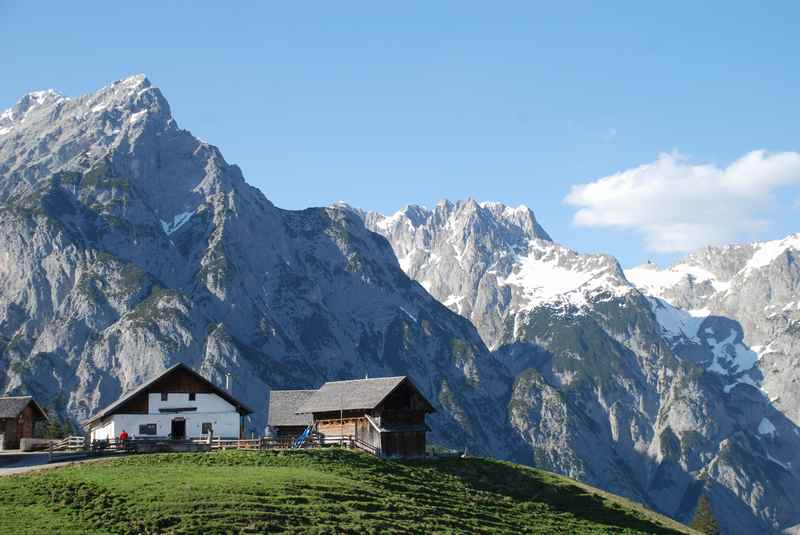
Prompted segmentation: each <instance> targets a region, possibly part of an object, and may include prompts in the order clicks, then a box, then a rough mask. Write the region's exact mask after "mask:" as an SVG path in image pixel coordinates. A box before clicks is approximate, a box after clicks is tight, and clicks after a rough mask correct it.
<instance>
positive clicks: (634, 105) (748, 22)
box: [0, 0, 800, 266]
mask: <svg viewBox="0 0 800 535" xmlns="http://www.w3.org/2000/svg"><path fill="white" fill-rule="evenodd" d="M200 4H201V3H199V2H197V3H194V2H163V3H162V2H151V3H147V2H137V3H124V4H120V5H113V4H110V3H107V2H103V3H101V2H94V3H93V2H80V3H71V2H52V3H48V2H36V4H35V10H34V8H33V7H32V4H29V3H23V2H9V1H7V0H0V35H2V39H0V57H2V59H1V60H0V62H1V63H0V72H2V73H3V75H2V78H3V83H2V84H0V108H6V107H8V106H10V105H12V104H13V103H14V102H15V101H16V100H17V99H18V98H19V97H20V96H21V95H23V94H24V93H27V92H29V91H32V90H36V89H44V88H51V87H52V88H55V89H57V90H59V91H61V92H62V93H64V94H66V95H77V94H81V93H85V92H88V91H92V90H95V89H98V88H99V87H101V86H103V85H106V84H107V83H109V82H111V81H113V80H116V79H119V78H122V77H125V76H127V75H130V74H134V73H139V72H144V73H146V74H147V75H148V77H149V78H150V80H151V81H152V82H153V83H154V84H155V85H157V86H159V87H160V88H161V89H162V90H163V92H164V93H165V95H166V96H167V98H168V99H169V101H170V103H171V105H172V108H173V113H174V115H175V117H176V119H177V121H178V123H179V124H180V125H181V126H182V127H184V128H188V129H189V130H191V131H192V132H193V133H195V134H196V135H197V136H199V137H200V138H202V139H205V140H208V141H209V142H211V143H213V144H215V145H218V146H219V147H221V149H222V151H223V153H224V154H225V157H226V159H227V160H228V161H230V162H233V163H236V164H238V165H240V166H241V167H242V169H243V171H244V173H245V176H246V178H247V179H248V181H249V182H250V183H252V184H254V185H256V186H258V187H259V188H261V190H262V191H263V192H264V193H265V195H266V196H267V197H269V198H270V199H271V200H272V201H273V202H275V204H277V205H278V206H281V207H285V208H303V207H306V206H313V205H325V204H328V203H330V202H333V201H336V200H340V199H341V200H345V201H347V202H349V203H350V204H353V205H355V206H359V207H362V208H365V209H374V210H378V211H382V212H384V213H389V212H393V211H395V210H396V209H398V208H399V207H401V206H402V205H404V204H407V203H417V204H423V205H427V206H433V205H434V204H435V203H436V201H437V200H438V199H441V198H450V199H457V198H466V197H468V196H471V197H473V198H476V199H478V200H496V201H502V202H505V203H507V204H511V205H517V204H527V205H528V206H530V207H531V208H533V210H534V211H535V212H536V214H537V217H538V218H539V219H540V221H541V223H542V225H543V226H544V227H545V228H546V229H547V230H548V231H549V232H550V233H551V235H552V236H553V237H554V238H555V239H556V240H557V241H559V242H561V243H563V244H565V245H568V246H570V247H572V248H575V249H577V250H579V251H583V252H607V253H611V254H614V255H616V256H617V257H619V258H620V260H621V262H622V263H623V265H626V266H627V265H632V264H636V263H640V262H642V261H644V260H646V259H649V258H652V259H655V260H657V261H660V262H662V263H663V262H668V261H670V260H672V259H674V258H676V255H678V254H679V253H680V250H681V249H685V248H688V247H690V246H693V245H695V244H696V243H705V241H708V240H711V241H730V240H732V239H733V240H749V239H768V238H775V237H780V236H783V235H786V234H788V233H791V232H796V231H800V228H798V227H797V226H796V225H795V223H794V221H795V219H796V217H797V208H795V205H796V204H797V198H798V197H800V191H799V190H798V187H797V183H798V181H800V172H798V168H797V165H796V162H795V161H794V160H793V159H792V158H791V156H792V155H793V154H795V153H793V152H792V151H795V150H797V148H798V147H797V145H798V140H800V137H798V129H799V128H800V127H799V126H798V125H800V106H798V105H797V93H798V87H800V68H798V67H800V61H798V57H800V39H798V38H797V32H796V21H797V20H800V4H798V3H796V2H789V1H786V2H770V3H764V4H763V5H761V6H760V5H758V4H757V3H755V2H730V1H728V2H702V3H700V2H669V3H662V4H661V5H655V4H654V3H650V2H647V3H645V2H614V3H606V2H558V3H556V2H546V3H545V2H541V3H539V2H520V3H514V2H511V3H505V4H500V3H492V4H491V5H490V4H489V3H471V2H435V3H434V2H404V3H402V4H400V3H398V4H397V5H394V6H388V5H387V3H380V4H381V5H379V3H376V2H345V3H342V2H336V3H334V2H325V3H323V2H319V3H307V4H304V5H302V6H296V7H287V5H288V4H289V3H280V4H279V3H266V2H259V3H255V2H252V3H245V2H240V3H237V5H236V7H220V6H214V7H212V6H211V3H207V5H200ZM556 4H557V5H556ZM700 4H702V5H700ZM34 11H35V12H34ZM758 149H765V150H767V151H771V152H775V153H780V152H786V153H787V155H788V156H787V157H786V158H782V159H781V160H780V161H781V162H782V163H781V165H782V167H781V168H780V169H779V170H778V171H776V170H775V165H772V163H771V160H769V155H767V156H765V157H764V158H762V160H759V161H756V162H755V163H753V164H752V165H751V166H750V167H746V169H747V172H748V173H752V174H753V175H754V176H755V178H754V180H755V182H754V184H753V185H752V187H750V188H749V189H747V188H744V189H742V188H738V189H737V188H733V189H731V188H730V187H728V186H726V185H725V184H726V183H727V182H726V180H728V182H730V181H731V180H733V181H734V182H736V180H738V178H737V177H739V175H738V174H737V173H735V172H733V171H735V169H734V170H728V171H730V172H727V171H726V167H727V166H729V165H730V164H731V163H732V162H734V161H736V160H739V159H740V158H743V157H745V155H747V154H748V153H750V152H751V151H754V150H758ZM664 153H665V154H668V155H671V156H669V157H668V160H669V161H666V163H665V160H663V159H662V160H659V155H660V154H664ZM784 156H786V155H784ZM751 160H752V159H751ZM751 160H748V161H751ZM659 162H661V163H659ZM751 163H752V162H751ZM699 164H708V165H709V166H712V167H711V168H708V167H706V168H696V167H694V166H696V165H699ZM643 165H644V166H646V167H645V168H644V169H643V170H640V171H641V172H634V171H630V170H632V169H634V168H636V167H637V166H643ZM740 167H741V166H738V167H736V169H739V168H740ZM708 169H711V170H712V171H713V170H714V169H717V171H718V172H716V173H714V172H709V173H706V172H704V171H703V170H706V171H707V170H708ZM626 171H628V172H629V174H628V175H625V176H626V177H627V178H628V179H630V180H632V181H634V183H633V184H632V185H631V184H628V186H629V187H630V188H632V189H631V191H634V190H635V191H634V193H631V194H630V196H628V194H627V193H626V194H625V195H624V196H620V194H616V195H617V197H616V198H615V199H611V200H610V201H608V202H606V201H605V200H604V201H602V202H601V201H598V200H597V199H598V198H601V197H602V198H603V199H607V198H608V197H609V196H610V197H614V195H615V193H614V191H610V192H609V190H608V188H612V189H614V188H617V187H618V186H617V185H615V184H616V182H615V181H613V180H612V181H610V182H609V181H606V182H597V181H599V180H600V179H602V178H603V177H607V176H608V175H612V174H614V173H619V172H626ZM696 171H700V172H696ZM664 173H667V174H669V173H672V174H673V175H674V176H672V175H670V176H666V178H665V175H664ZM764 173H766V174H764ZM770 173H771V174H770ZM730 176H733V178H730ZM749 176H750V175H748V177H749ZM670 177H672V178H670ZM726 177H728V178H726ZM623 178H624V177H623ZM673 179H674V181H671V180H673ZM626 180H627V179H626ZM748 180H749V179H748ZM694 181H706V182H705V183H704V187H703V188H701V189H702V190H703V191H702V193H700V194H697V195H694V196H693V194H686V193H685V192H684V195H682V196H681V195H678V196H674V195H673V193H674V192H675V190H677V189H680V188H681V187H687V185H690V184H692V183H693V182H694ZM589 183H597V185H596V186H595V187H594V188H593V189H591V190H588V191H590V192H597V194H598V195H599V197H597V198H595V197H592V198H588V197H587V190H581V191H580V192H573V194H572V196H571V198H572V199H573V202H572V204H567V203H566V202H565V198H566V197H567V196H568V195H570V191H571V187H573V186H580V185H582V184H583V185H585V184H589ZM737 183H738V182H737ZM653 184H656V185H658V186H659V187H651V185H653ZM604 188H605V189H604ZM718 188H721V189H723V190H725V192H726V193H724V194H720V195H718V196H717V194H716V193H715V192H716V191H717V189H718ZM689 189H692V188H689ZM729 190H730V191H729ZM733 190H735V191H733ZM615 191H616V190H615ZM620 191H621V190H620ZM687 195H688V197H689V198H688V200H687V198H686V197H687ZM629 198H630V199H636V202H641V203H643V204H642V206H644V207H645V208H644V209H640V210H638V213H634V212H636V211H632V212H631V214H632V215H630V217H628V218H627V219H626V220H625V221H619V220H617V219H616V218H615V217H614V216H615V214H617V213H618V211H620V210H622V211H625V206H624V205H625V203H626V202H627V200H628V199H629ZM662 199H663V200H664V202H663V203H662V202H661V201H662ZM706 206H708V210H709V212H708V217H706V218H705V220H706V221H708V220H709V219H712V220H713V221H719V223H718V224H717V223H714V224H715V225H716V228H710V227H709V226H708V223H706V224H705V225H704V223H703V222H702V221H700V222H698V215H697V214H698V213H700V214H701V215H702V213H703V211H704V210H705V207H706ZM662 207H664V209H663V210H662ZM687 207H690V208H687ZM681 208H683V209H681ZM579 209H581V210H582V211H583V215H582V216H579V217H578V221H577V223H580V224H576V219H575V218H576V212H577V211H578V210H579ZM662 211H663V213H662ZM682 218H688V219H687V221H684V220H683V219H682ZM701 219H702V218H701ZM751 223H752V224H751ZM642 226H644V227H647V228H648V229H649V230H647V231H646V232H644V233H643V232H641V231H637V230H636V229H637V228H641V227H642ZM676 229H684V230H680V232H678V231H676ZM715 231H719V232H716V233H715ZM676 232H678V234H681V233H683V234H685V235H687V236H693V237H694V238H693V239H681V238H683V237H684V236H683V235H680V236H678V238H677V239H676V238H675V234H676ZM704 240H705V241H704Z"/></svg>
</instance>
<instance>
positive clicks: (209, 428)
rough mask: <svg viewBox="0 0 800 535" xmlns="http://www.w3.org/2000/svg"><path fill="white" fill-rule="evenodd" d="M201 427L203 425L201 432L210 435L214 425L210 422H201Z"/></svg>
mask: <svg viewBox="0 0 800 535" xmlns="http://www.w3.org/2000/svg"><path fill="white" fill-rule="evenodd" d="M202 427H203V434H204V435H210V434H211V433H213V432H214V426H212V425H211V422H205V423H203V426H202Z"/></svg>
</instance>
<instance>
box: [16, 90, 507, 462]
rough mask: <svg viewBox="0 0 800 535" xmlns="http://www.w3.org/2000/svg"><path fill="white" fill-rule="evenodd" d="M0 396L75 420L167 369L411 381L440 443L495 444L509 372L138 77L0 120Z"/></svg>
mask: <svg viewBox="0 0 800 535" xmlns="http://www.w3.org/2000/svg"><path fill="white" fill-rule="evenodd" d="M0 128H2V130H1V131H0V132H2V133H0V213H2V217H0V392H9V393H19V392H30V393H33V394H34V395H36V396H37V398H38V399H40V400H42V401H43V402H44V403H47V404H49V405H50V406H51V407H54V408H55V409H56V410H57V411H59V412H60V413H62V414H63V415H67V416H69V417H72V418H75V419H79V418H82V417H85V416H88V415H90V414H92V413H93V412H94V411H96V410H97V409H98V408H99V407H102V406H104V405H106V404H108V403H110V402H112V401H113V400H115V399H116V398H117V397H118V396H119V395H120V394H121V393H122V392H124V391H125V390H127V389H129V388H131V387H133V386H135V385H137V384H139V383H141V382H142V381H143V380H144V379H146V378H147V377H149V376H152V375H154V374H156V373H158V372H160V371H162V370H164V369H165V368H166V367H168V366H170V365H172V364H174V363H175V362H177V361H182V362H186V363H188V364H190V365H191V366H193V367H195V368H197V369H200V370H201V371H202V372H203V373H204V374H205V375H207V376H208V377H210V378H211V379H213V380H215V381H217V383H218V384H221V383H222V382H223V381H222V378H223V377H224V374H225V373H226V372H230V373H231V374H232V375H233V378H234V384H233V392H234V394H235V395H237V396H240V397H241V398H242V399H243V400H245V401H246V402H248V404H250V405H251V406H253V407H255V408H257V409H260V410H258V411H257V413H256V414H255V415H254V416H253V419H252V421H251V422H250V425H249V428H250V429H252V430H260V429H262V428H263V425H264V419H265V411H266V408H265V403H266V394H267V390H268V389H269V388H291V387H316V386H319V385H320V384H321V383H322V382H324V381H325V380H330V379H344V378H359V377H363V376H364V375H365V374H369V375H370V376H379V375H397V374H409V375H411V376H412V377H413V379H414V381H415V382H416V383H417V384H418V385H419V387H420V388H421V389H422V390H423V392H424V393H425V395H426V396H428V397H429V399H430V400H431V401H432V402H434V404H435V405H436V407H437V409H438V412H437V413H436V414H435V415H434V416H433V420H432V426H433V428H434V430H435V432H434V440H435V441H438V442H440V443H446V444H449V445H452V446H460V445H464V444H469V445H470V448H471V449H473V450H478V451H481V452H484V453H489V452H492V451H498V452H508V451H511V450H514V449H515V448H516V446H514V444H515V443H516V439H515V437H514V436H513V435H512V434H511V433H509V432H508V431H507V430H506V429H505V427H504V425H503V421H502V417H498V416H497V415H498V414H500V415H502V407H504V406H505V404H506V403H507V401H508V399H509V398H510V395H511V389H510V382H509V379H508V377H506V376H505V375H504V373H505V372H504V369H503V368H502V366H498V364H497V362H496V360H495V358H494V356H493V355H492V354H491V353H490V352H489V351H488V350H487V348H486V347H485V345H484V344H483V342H482V341H481V338H480V337H479V335H478V334H477V332H476V331H475V329H474V328H473V327H472V325H471V324H470V323H469V322H468V321H467V320H465V319H464V318H462V317H460V316H458V315H457V314H454V313H453V312H451V311H450V310H448V309H447V308H446V307H444V306H442V305H441V304H440V303H439V302H438V301H436V300H435V299H433V298H432V297H431V296H430V295H429V294H428V293H427V292H426V291H425V290H424V289H423V288H422V287H421V286H420V285H419V284H417V283H416V282H414V281H412V280H411V279H409V278H408V277H407V276H406V275H405V273H404V272H403V271H402V270H401V269H400V267H399V265H398V263H397V260H396V258H395V256H394V254H393V252H392V249H391V247H390V246H389V244H388V243H387V242H386V240H385V239H384V238H382V237H381V236H379V235H377V234H374V233H372V232H369V231H368V230H367V229H366V228H365V227H364V225H363V223H362V221H361V220H360V219H359V218H358V217H356V216H355V215H354V214H353V213H352V212H351V211H349V210H342V209H337V208H312V209H308V210H303V211H296V212H295V211H286V210H281V209H279V208H276V207H275V206H273V205H272V203H270V202H269V201H268V200H267V199H266V198H265V197H264V196H263V195H262V194H261V192H260V191H258V190H257V189H255V188H253V187H251V186H249V185H248V184H247V183H246V182H245V181H244V179H243V177H242V173H241V171H240V170H239V168H238V167H236V166H235V165H230V164H228V163H227V162H226V161H225V160H224V158H223V157H222V155H221V153H220V152H219V150H218V149H217V148H216V147H213V146H211V145H208V144H206V143H203V142H201V141H199V140H198V139H197V138H195V137H194V136H192V135H191V133H189V132H188V131H186V130H182V129H180V128H179V127H178V125H177V123H176V122H175V120H174V119H173V117H172V115H171V112H170V108H169V105H168V103H167V101H166V100H165V99H164V97H163V95H162V94H161V92H160V91H159V90H158V89H157V88H155V87H153V86H152V85H151V84H150V82H149V81H148V80H147V79H146V78H145V77H143V76H135V77H132V78H129V79H126V80H122V81H119V82H115V83H114V84H112V85H110V86H108V87H105V88H103V89H101V90H100V91H98V92H96V93H93V94H89V95H85V96H82V97H79V98H74V99H73V98H66V97H62V96H60V95H58V94H57V93H55V92H52V91H49V92H40V93H34V94H31V95H28V96H26V97H23V98H22V99H21V100H20V101H19V103H18V104H17V105H16V106H14V107H13V108H11V109H10V110H8V111H6V112H3V113H2V115H0Z"/></svg>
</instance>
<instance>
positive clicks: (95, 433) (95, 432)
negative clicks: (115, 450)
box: [89, 420, 116, 442]
mask: <svg viewBox="0 0 800 535" xmlns="http://www.w3.org/2000/svg"><path fill="white" fill-rule="evenodd" d="M115 436H116V434H114V420H110V421H108V422H106V423H105V424H104V425H102V426H98V427H93V428H92V430H91V432H90V433H89V440H91V441H92V442H94V441H95V440H108V439H110V438H114V437H115Z"/></svg>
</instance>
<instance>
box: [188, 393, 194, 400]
mask: <svg viewBox="0 0 800 535" xmlns="http://www.w3.org/2000/svg"><path fill="white" fill-rule="evenodd" d="M194 399H195V394H194V392H189V401H194Z"/></svg>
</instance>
